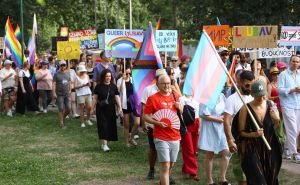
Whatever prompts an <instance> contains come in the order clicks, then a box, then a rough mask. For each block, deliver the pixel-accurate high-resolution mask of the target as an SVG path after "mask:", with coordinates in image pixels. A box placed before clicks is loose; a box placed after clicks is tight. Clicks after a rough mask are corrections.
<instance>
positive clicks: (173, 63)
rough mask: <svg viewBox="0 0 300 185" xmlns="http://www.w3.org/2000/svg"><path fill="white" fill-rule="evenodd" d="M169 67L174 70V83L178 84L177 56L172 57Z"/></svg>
mask: <svg viewBox="0 0 300 185" xmlns="http://www.w3.org/2000/svg"><path fill="white" fill-rule="evenodd" d="M170 67H172V68H173V69H174V78H175V80H176V82H177V83H179V78H180V68H179V66H178V57H177V56H172V58H171V63H170Z"/></svg>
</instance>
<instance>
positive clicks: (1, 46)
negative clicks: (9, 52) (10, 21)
mask: <svg viewBox="0 0 300 185" xmlns="http://www.w3.org/2000/svg"><path fill="white" fill-rule="evenodd" d="M0 49H4V37H0Z"/></svg>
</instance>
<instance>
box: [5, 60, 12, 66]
mask: <svg viewBox="0 0 300 185" xmlns="http://www.w3.org/2000/svg"><path fill="white" fill-rule="evenodd" d="M6 64H9V65H11V64H12V61H11V60H8V59H6V60H5V61H4V65H6Z"/></svg>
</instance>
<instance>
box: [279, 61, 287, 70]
mask: <svg viewBox="0 0 300 185" xmlns="http://www.w3.org/2000/svg"><path fill="white" fill-rule="evenodd" d="M277 67H278V69H284V68H286V64H285V63H284V62H277Z"/></svg>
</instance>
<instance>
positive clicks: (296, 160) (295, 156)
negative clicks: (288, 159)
mask: <svg viewBox="0 0 300 185" xmlns="http://www.w3.org/2000/svg"><path fill="white" fill-rule="evenodd" d="M292 161H293V162H294V163H297V164H300V155H299V154H293V159H292Z"/></svg>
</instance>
